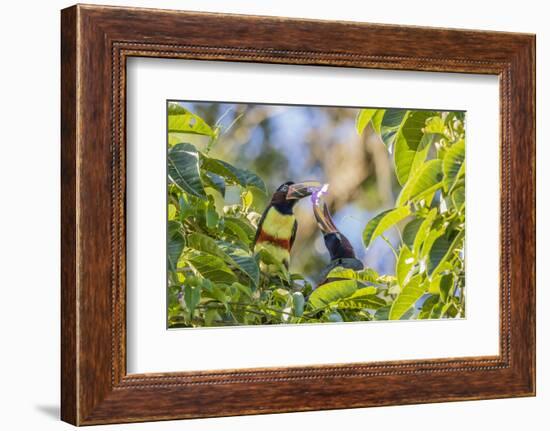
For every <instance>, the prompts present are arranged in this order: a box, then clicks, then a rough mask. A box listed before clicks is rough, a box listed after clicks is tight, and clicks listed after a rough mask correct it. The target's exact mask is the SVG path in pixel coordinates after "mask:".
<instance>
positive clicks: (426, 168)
mask: <svg viewBox="0 0 550 431" xmlns="http://www.w3.org/2000/svg"><path fill="white" fill-rule="evenodd" d="M442 178H443V172H442V162H441V160H430V161H428V162H426V163H424V164H423V165H422V166H421V167H420V168H419V169H418V170H417V171H416V172H415V173H414V174H413V175H412V177H411V178H409V180H408V181H407V184H405V186H404V187H403V189H402V190H401V193H400V194H399V197H398V198H397V202H396V205H397V206H402V205H405V204H406V203H407V202H408V201H410V200H413V199H418V198H419V197H420V196H421V195H426V194H427V193H428V192H431V191H435V190H437V188H439V187H441V180H442Z"/></svg>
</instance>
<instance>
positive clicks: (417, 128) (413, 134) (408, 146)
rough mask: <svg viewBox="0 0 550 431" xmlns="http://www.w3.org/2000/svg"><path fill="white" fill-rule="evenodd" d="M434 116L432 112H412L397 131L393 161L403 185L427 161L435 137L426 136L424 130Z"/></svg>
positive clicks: (400, 182) (398, 178)
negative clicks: (429, 119) (427, 121)
mask: <svg viewBox="0 0 550 431" xmlns="http://www.w3.org/2000/svg"><path fill="white" fill-rule="evenodd" d="M433 115H434V114H433V112H431V111H411V112H409V113H408V114H407V117H406V118H405V120H404V121H403V123H402V124H401V126H400V127H399V129H398V131H397V135H396V139H395V150H394V152H393V160H394V163H395V173H396V175H397V180H398V181H399V184H401V185H404V184H405V183H406V182H407V180H408V179H409V175H410V174H411V173H413V172H415V170H416V169H418V167H419V166H420V165H421V164H422V163H424V160H426V156H427V155H428V151H429V150H430V145H431V143H432V141H433V135H424V131H423V128H424V126H425V124H426V120H427V119H428V118H430V117H433Z"/></svg>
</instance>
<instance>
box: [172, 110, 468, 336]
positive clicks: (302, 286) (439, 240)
mask: <svg viewBox="0 0 550 431" xmlns="http://www.w3.org/2000/svg"><path fill="white" fill-rule="evenodd" d="M367 127H369V128H372V130H374V131H375V133H377V134H378V135H379V136H380V138H381V140H382V141H383V142H384V144H385V145H386V147H387V150H388V151H389V152H390V153H391V154H392V157H393V163H394V167H395V174H396V177H397V181H398V182H399V184H400V186H401V192H400V194H399V196H398V197H397V199H396V201H395V206H394V208H391V209H389V210H387V211H384V212H382V213H380V214H378V215H377V216H376V217H374V218H372V219H371V220H370V221H369V222H368V224H367V225H366V226H365V228H364V231H363V243H364V246H365V247H369V246H370V245H371V244H372V243H373V241H374V240H375V239H377V238H378V237H380V238H383V239H385V236H384V233H385V232H386V231H388V230H389V229H397V230H398V231H399V232H400V237H401V243H400V245H399V246H398V247H395V246H394V245H392V244H391V243H390V242H389V241H387V242H388V247H391V248H392V250H393V252H394V253H395V256H396V265H395V273H394V274H377V273H376V272H375V271H374V270H372V269H370V268H367V269H365V270H363V271H354V270H350V269H343V268H335V269H333V270H332V271H331V273H330V274H329V276H328V278H329V279H330V280H334V281H329V282H327V283H324V284H321V285H320V286H314V285H312V284H311V282H310V281H308V278H306V275H307V274H295V273H289V272H288V271H287V270H286V268H285V267H284V266H282V265H277V264H276V261H275V259H273V257H272V256H270V255H269V254H268V253H267V252H266V251H265V250H263V251H262V252H261V253H260V254H259V255H255V254H254V253H253V250H252V248H253V240H254V235H255V231H256V226H257V222H258V220H259V218H260V214H261V212H262V211H263V207H264V205H265V202H266V197H267V195H268V194H269V193H270V191H268V190H267V189H266V186H265V184H264V181H263V180H262V178H260V177H259V176H258V175H257V174H256V173H254V172H251V171H248V170H244V169H241V168H238V167H236V166H234V165H232V164H229V163H227V162H225V161H223V160H219V159H216V158H214V157H211V155H210V151H211V149H212V148H214V147H215V146H216V145H217V144H218V142H219V141H221V140H223V132H224V131H223V130H222V128H221V127H220V126H218V125H210V124H207V123H206V122H205V121H204V120H203V119H202V118H201V117H199V116H197V115H195V114H193V113H192V112H190V111H188V110H187V109H185V108H183V107H182V106H181V105H178V104H172V103H171V104H169V107H168V145H169V149H168V177H169V184H168V251H167V256H168V259H167V260H168V262H167V265H168V326H169V327H195V326H229V325H255V324H278V323H315V322H327V321H329V322H341V321H367V320H387V319H429V318H453V317H463V316H464V315H465V310H464V304H465V297H464V254H463V247H464V222H465V209H464V201H465V181H464V176H465V175H464V174H465V145H464V114H463V113H461V112H449V113H447V112H435V111H408V110H399V109H386V110H384V109H363V110H360V111H359V112H358V115H357V122H356V128H357V133H359V134H362V133H364V132H365V129H366V128H367ZM193 135H201V136H204V137H207V141H208V143H207V144H206V145H203V146H200V147H199V145H194V144H193V143H191V142H190V141H191V139H189V137H190V136H193ZM229 189H231V190H232V191H235V190H237V191H238V193H239V195H240V203H238V204H233V205H228V204H227V200H226V194H227V193H228V190H229ZM271 192H272V191H271ZM264 264H265V265H270V268H273V267H274V265H275V266H276V270H275V271H273V270H271V271H270V272H269V273H268V272H265V271H263V270H262V269H261V268H263V267H264Z"/></svg>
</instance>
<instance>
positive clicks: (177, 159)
mask: <svg viewBox="0 0 550 431" xmlns="http://www.w3.org/2000/svg"><path fill="white" fill-rule="evenodd" d="M168 177H169V179H170V181H171V182H172V183H174V184H176V185H178V186H179V187H180V188H181V189H182V190H183V191H184V192H186V193H189V194H191V195H193V196H196V197H198V198H201V199H206V193H205V191H204V187H203V184H202V181H201V176H200V172H199V154H198V152H197V150H196V148H195V147H194V146H193V145H191V144H177V145H175V146H174V147H172V148H170V149H169V150H168Z"/></svg>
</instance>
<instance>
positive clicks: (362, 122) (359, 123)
mask: <svg viewBox="0 0 550 431" xmlns="http://www.w3.org/2000/svg"><path fill="white" fill-rule="evenodd" d="M376 111H377V109H361V110H360V111H359V113H358V114H357V117H356V118H355V129H356V130H357V133H358V134H359V135H361V134H362V133H363V130H365V127H367V124H369V122H370V121H371V119H372V117H373V116H374V114H375V113H376Z"/></svg>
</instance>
